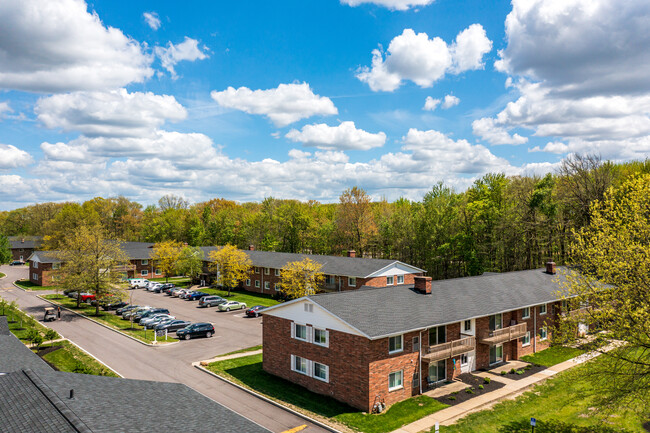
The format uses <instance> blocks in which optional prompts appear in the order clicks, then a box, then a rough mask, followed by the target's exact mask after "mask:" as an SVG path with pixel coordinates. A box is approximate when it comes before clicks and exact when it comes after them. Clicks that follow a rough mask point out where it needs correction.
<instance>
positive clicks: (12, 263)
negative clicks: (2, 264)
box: [9, 260, 25, 266]
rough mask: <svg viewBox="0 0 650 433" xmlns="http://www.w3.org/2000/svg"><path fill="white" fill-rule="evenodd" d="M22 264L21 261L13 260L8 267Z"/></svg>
mask: <svg viewBox="0 0 650 433" xmlns="http://www.w3.org/2000/svg"><path fill="white" fill-rule="evenodd" d="M24 264H25V262H23V261H22V260H14V261H13V262H11V263H9V266H21V265H24Z"/></svg>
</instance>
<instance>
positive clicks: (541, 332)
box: [539, 326, 548, 341]
mask: <svg viewBox="0 0 650 433" xmlns="http://www.w3.org/2000/svg"><path fill="white" fill-rule="evenodd" d="M547 337H548V332H547V330H546V326H544V327H542V328H540V330H539V339H540V340H541V341H544V340H546V338H547Z"/></svg>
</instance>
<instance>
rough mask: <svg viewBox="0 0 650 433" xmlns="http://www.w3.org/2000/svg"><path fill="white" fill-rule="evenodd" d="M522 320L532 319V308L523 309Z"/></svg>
mask: <svg viewBox="0 0 650 433" xmlns="http://www.w3.org/2000/svg"><path fill="white" fill-rule="evenodd" d="M521 318H522V319H530V307H526V308H522V309H521Z"/></svg>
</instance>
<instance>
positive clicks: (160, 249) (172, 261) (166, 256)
mask: <svg viewBox="0 0 650 433" xmlns="http://www.w3.org/2000/svg"><path fill="white" fill-rule="evenodd" d="M182 251H183V244H182V243H180V242H178V241H163V242H157V243H155V244H154V246H153V255H152V256H151V259H152V260H153V261H154V262H155V263H156V267H158V268H159V269H160V270H161V271H162V272H163V273H164V274H165V282H167V281H168V279H169V275H170V274H172V273H174V272H175V271H176V268H177V267H178V264H179V261H180V259H181V253H182Z"/></svg>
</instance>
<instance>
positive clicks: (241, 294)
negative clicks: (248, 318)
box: [197, 287, 280, 307]
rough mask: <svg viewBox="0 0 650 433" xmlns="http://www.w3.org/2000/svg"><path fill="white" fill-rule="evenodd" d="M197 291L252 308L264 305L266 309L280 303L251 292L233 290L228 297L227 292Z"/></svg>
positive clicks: (209, 289)
mask: <svg viewBox="0 0 650 433" xmlns="http://www.w3.org/2000/svg"><path fill="white" fill-rule="evenodd" d="M197 290H200V291H201V292H205V293H209V294H211V295H218V296H221V297H223V298H226V299H228V300H229V301H239V302H243V303H244V304H246V306H247V307H252V306H253V305H264V306H266V307H271V306H273V305H277V304H279V303H280V301H276V300H275V299H273V298H272V297H271V295H266V294H263V293H252V292H245V291H241V290H237V291H235V290H233V291H231V292H230V296H228V291H227V290H219V289H211V288H208V287H199V288H198V289H197Z"/></svg>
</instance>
